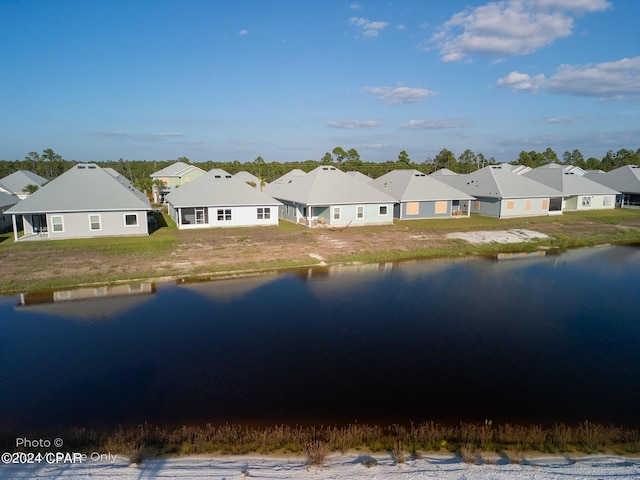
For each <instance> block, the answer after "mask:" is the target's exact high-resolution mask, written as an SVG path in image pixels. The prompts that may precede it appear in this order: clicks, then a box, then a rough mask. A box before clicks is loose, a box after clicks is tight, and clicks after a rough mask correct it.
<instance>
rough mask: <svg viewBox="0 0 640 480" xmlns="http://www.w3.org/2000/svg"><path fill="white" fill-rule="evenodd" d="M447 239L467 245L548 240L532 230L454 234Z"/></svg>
mask: <svg viewBox="0 0 640 480" xmlns="http://www.w3.org/2000/svg"><path fill="white" fill-rule="evenodd" d="M447 238H457V239H459V240H464V241H466V242H469V243H520V242H529V241H531V240H539V239H544V238H549V235H546V234H544V233H540V232H534V231H533V230H494V231H478V232H454V233H449V234H447Z"/></svg>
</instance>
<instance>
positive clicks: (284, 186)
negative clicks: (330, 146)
mask: <svg viewBox="0 0 640 480" xmlns="http://www.w3.org/2000/svg"><path fill="white" fill-rule="evenodd" d="M265 192H266V193H268V194H269V195H271V196H272V197H274V198H275V199H277V200H279V201H281V202H282V205H281V206H280V213H279V215H280V217H281V218H283V219H285V220H289V221H292V222H296V223H301V224H304V225H307V226H308V227H320V226H333V227H346V226H349V225H351V226H356V225H378V224H390V223H393V204H394V203H395V200H394V199H393V197H391V196H389V195H387V194H386V193H384V192H381V191H380V190H378V189H376V188H373V187H372V186H370V185H368V184H367V183H364V182H361V181H360V180H356V179H355V178H353V177H351V176H350V175H347V174H346V173H344V172H342V171H340V170H338V169H337V168H336V167H333V166H329V165H326V166H325V165H323V166H320V167H317V168H315V169H314V170H312V171H310V172H309V173H307V174H305V175H304V176H299V177H294V178H293V179H292V180H290V181H289V182H288V183H276V182H273V183H270V184H269V185H267V186H266V187H265Z"/></svg>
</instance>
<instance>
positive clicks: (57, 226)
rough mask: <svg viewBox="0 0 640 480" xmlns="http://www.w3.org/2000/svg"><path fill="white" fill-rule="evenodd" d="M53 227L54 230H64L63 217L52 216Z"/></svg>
mask: <svg viewBox="0 0 640 480" xmlns="http://www.w3.org/2000/svg"><path fill="white" fill-rule="evenodd" d="M51 227H53V231H54V232H64V223H63V221H62V217H51Z"/></svg>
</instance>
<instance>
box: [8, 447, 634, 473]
mask: <svg viewBox="0 0 640 480" xmlns="http://www.w3.org/2000/svg"><path fill="white" fill-rule="evenodd" d="M93 455H94V457H93V458H99V457H98V456H99V455H102V456H103V459H101V460H98V461H92V460H91V457H89V458H88V460H87V461H85V462H82V463H80V464H65V463H62V462H60V463H59V464H52V465H49V464H44V465H42V464H35V465H33V464H32V465H24V464H23V465H20V464H14V465H3V466H1V467H0V479H5V478H6V479H13V478H33V477H34V476H37V477H38V478H57V479H59V480H67V479H69V480H70V479H74V480H84V479H87V480H88V479H93V480H95V479H102V478H104V479H110V480H133V479H139V478H143V477H149V478H157V477H162V478H179V479H182V480H187V479H189V480H190V479H193V480H196V479H201V478H216V479H231V478H238V479H247V478H252V479H264V480H267V479H276V478H277V479H279V480H286V479H296V480H311V479H313V480H324V479H327V480H329V479H333V480H347V479H352V478H372V479H376V478H385V479H388V480H401V479H402V480H407V479H408V480H414V479H415V480H417V479H421V478H438V479H440V480H454V479H456V480H457V479H461V478H464V479H467V480H486V479H488V478H491V479H493V480H507V479H509V480H511V479H514V478H517V479H521V480H525V479H526V480H534V479H540V478H544V479H547V480H560V479H562V480H565V479H567V478H575V479H581V478H582V479H583V478H616V479H634V478H638V475H639V474H640V458H638V457H628V456H617V455H586V456H577V455H564V456H552V455H543V456H528V455H524V456H514V457H513V458H511V457H509V456H508V455H507V454H504V455H497V456H495V457H487V458H482V459H479V460H478V461H475V462H474V461H470V459H464V458H461V457H456V456H451V455H442V454H438V453H433V454H426V455H424V456H420V457H418V458H403V459H398V458H397V457H394V456H393V455H389V454H366V453H364V454H361V453H359V452H344V453H341V454H336V455H329V456H327V457H326V458H325V459H324V461H323V462H322V463H321V464H319V465H314V464H311V463H310V462H309V461H308V460H307V459H304V458H300V457H292V456H280V457H264V456H253V455H251V456H200V455H192V456H186V457H178V458H158V459H143V460H142V461H141V462H140V463H131V462H130V460H129V459H128V458H123V457H120V456H116V457H113V456H109V455H110V454H109V453H103V454H100V452H94V454H93Z"/></svg>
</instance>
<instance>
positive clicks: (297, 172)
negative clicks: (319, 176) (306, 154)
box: [271, 168, 307, 184]
mask: <svg viewBox="0 0 640 480" xmlns="http://www.w3.org/2000/svg"><path fill="white" fill-rule="evenodd" d="M306 174H307V172H305V171H304V170H301V169H299V168H294V169H293V170H290V171H288V172H287V173H285V174H284V175H282V176H281V177H278V178H276V179H275V180H274V181H273V182H271V183H275V184H278V183H289V182H291V181H292V180H295V179H296V178H298V177H304V176H305V175H306Z"/></svg>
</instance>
